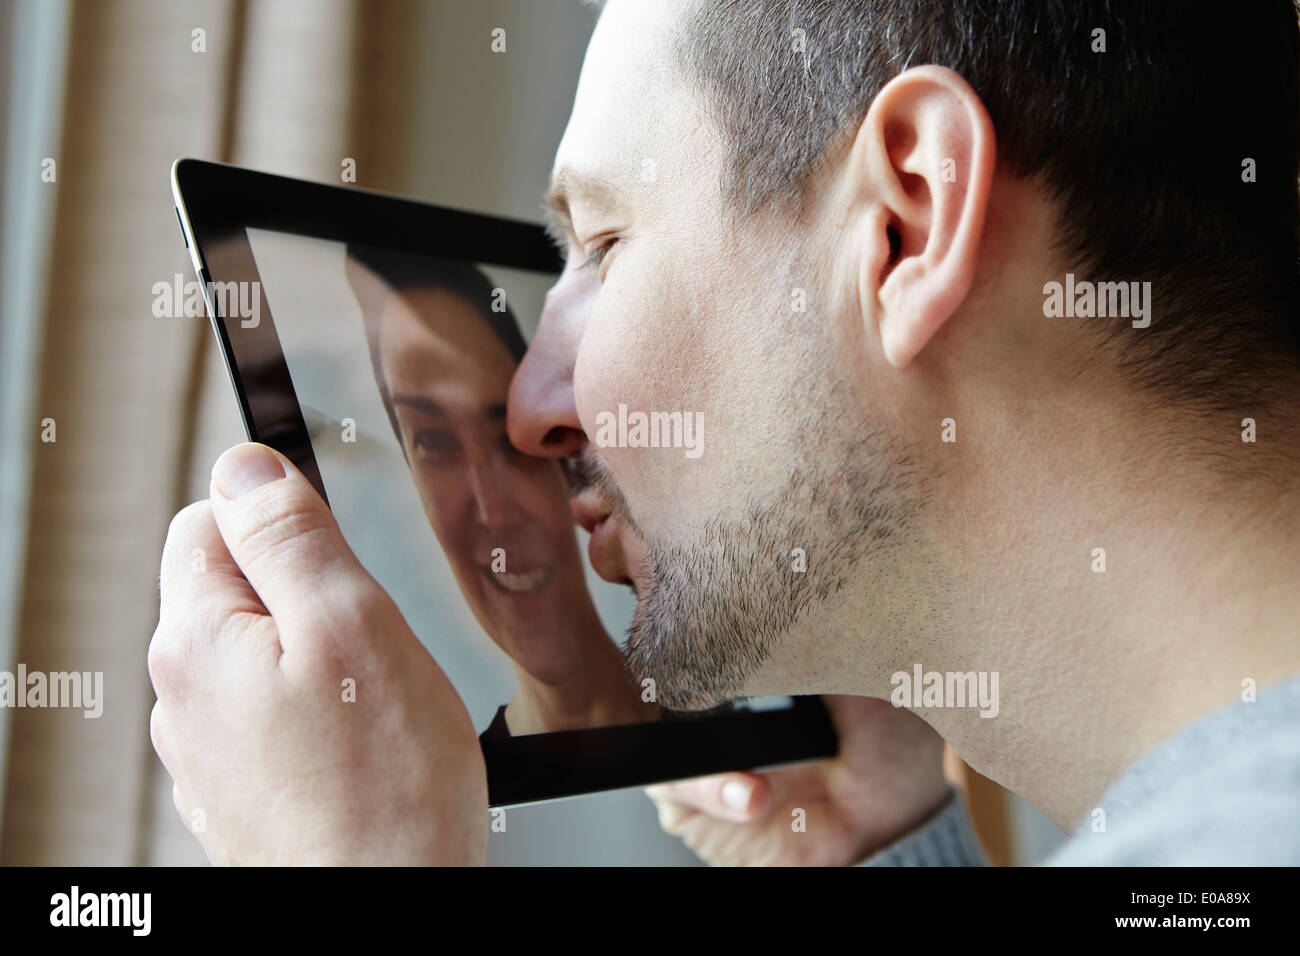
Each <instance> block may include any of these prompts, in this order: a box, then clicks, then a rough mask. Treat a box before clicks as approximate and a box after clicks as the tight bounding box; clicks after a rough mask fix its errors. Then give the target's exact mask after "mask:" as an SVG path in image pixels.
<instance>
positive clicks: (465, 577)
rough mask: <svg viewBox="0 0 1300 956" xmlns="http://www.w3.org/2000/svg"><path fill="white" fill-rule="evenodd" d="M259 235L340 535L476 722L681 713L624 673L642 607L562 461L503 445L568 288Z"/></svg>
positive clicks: (516, 725)
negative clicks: (557, 291)
mask: <svg viewBox="0 0 1300 956" xmlns="http://www.w3.org/2000/svg"><path fill="white" fill-rule="evenodd" d="M248 236H249V243H250V246H251V248H252V250H253V255H254V258H255V259H256V261H257V266H258V272H259V273H260V278H261V282H262V288H263V291H264V293H265V295H266V298H267V303H268V304H269V306H270V308H271V312H272V315H273V320H274V323H275V328H276V332H277V334H278V336H279V339H280V343H281V346H282V348H283V350H284V356H285V361H286V364H287V365H288V368H289V373H290V377H291V378H292V380H293V387H294V390H295V392H296V393H297V396H298V401H299V403H300V405H301V406H302V408H303V412H304V418H305V419H306V421H307V426H308V430H309V432H310V435H311V442H312V449H313V452H314V454H315V457H316V459H317V463H318V465H319V468H320V473H321V478H322V481H323V483H324V486H325V489H326V492H327V494H328V495H329V498H330V503H331V506H332V507H333V509H334V513H335V515H336V517H337V518H338V520H339V524H340V526H341V527H342V529H343V533H344V536H345V537H346V538H347V540H348V542H349V544H350V545H351V546H352V548H353V550H354V551H355V552H356V553H357V556H358V558H359V559H360V560H361V562H362V563H363V564H364V565H365V567H366V568H367V569H368V570H369V571H370V573H371V574H372V575H374V577H375V578H376V579H377V580H378V581H379V582H380V583H381V584H382V585H383V586H384V588H385V589H386V590H387V591H388V592H389V594H390V595H391V596H392V597H393V599H394V600H395V601H396V603H397V605H398V607H399V608H400V609H401V610H402V613H403V614H404V616H405V617H406V620H407V622H408V623H409V624H410V625H411V627H412V629H413V630H414V631H415V633H416V634H417V635H418V636H419V637H420V639H421V640H422V641H423V642H424V643H425V646H426V647H428V648H429V650H430V652H431V653H432V654H433V656H434V657H435V659H436V660H437V661H438V663H439V664H440V665H441V666H442V667H443V669H444V670H445V671H446V672H447V675H448V677H449V678H450V679H451V681H452V683H453V684H454V685H455V687H456V689H457V691H458V692H459V693H460V694H461V697H462V699H463V700H464V702H465V704H466V707H467V708H468V709H469V712H470V716H471V718H472V719H473V721H474V726H475V728H476V729H477V730H478V731H479V732H480V733H481V734H483V735H485V736H492V737H501V736H520V735H524V734H533V733H543V732H549V731H555V730H568V729H575V728H582V727H599V726H609V725H616V724H629V723H638V722H643V721H651V720H658V719H662V718H664V717H673V716H675V715H671V714H665V713H661V712H660V710H659V708H658V707H657V705H656V704H655V703H654V702H653V701H652V700H643V696H646V695H643V691H642V688H641V687H640V686H635V685H634V684H633V683H632V682H631V681H630V678H629V677H628V675H627V673H626V671H625V669H624V667H623V662H622V651H621V649H620V647H619V644H618V640H621V638H622V636H623V635H624V634H625V633H626V629H627V623H628V621H629V620H630V619H631V616H632V612H633V611H634V610H635V607H634V598H633V597H632V595H631V593H630V592H629V591H625V590H624V589H622V588H619V587H617V586H614V585H611V584H608V583H606V582H604V581H601V580H600V579H599V578H597V577H596V576H595V574H594V573H593V572H592V571H591V569H590V567H589V565H588V563H587V561H586V559H585V541H582V542H580V541H579V536H582V537H584V538H585V533H584V532H582V531H581V530H580V529H578V528H577V527H576V526H575V524H574V522H573V518H572V515H571V513H570V510H569V504H568V494H567V486H566V481H565V478H564V475H563V472H562V470H561V468H560V465H559V463H558V462H557V461H555V460H551V459H539V458H533V457H530V456H527V455H524V454H522V453H520V452H519V451H517V450H516V449H515V448H514V447H513V446H512V445H511V444H510V441H509V439H508V437H507V435H506V414H505V413H506V399H507V395H508V391H509V386H510V380H511V377H512V376H513V374H514V371H515V368H516V367H517V365H518V363H519V361H520V359H521V358H522V356H523V353H524V349H525V348H526V336H527V337H531V334H532V332H533V330H534V329H535V328H536V322H537V317H538V316H539V315H540V310H541V305H542V301H543V299H544V296H545V292H546V289H547V288H548V287H549V285H550V284H551V282H552V277H550V276H548V275H545V274H540V273H529V272H524V271H519V270H512V269H505V268H501V267H496V266H481V265H475V264H471V263H465V262H459V261H455V260H447V259H438V258H434V257H430V256H423V255H417V254H410V253H402V252H398V251H394V250H388V249H381V248H375V247H366V246H357V245H346V244H343V243H338V242H329V241H325V240H320V239H314V238H306V237H302V236H297V235H291V234H287V233H280V232H271V231H266V230H253V229H250V230H248ZM616 638H617V639H616ZM786 702H787V699H785V698H780V699H777V700H767V701H763V700H760V701H755V702H752V704H753V705H756V706H758V707H767V706H773V705H784V704H785V703H786Z"/></svg>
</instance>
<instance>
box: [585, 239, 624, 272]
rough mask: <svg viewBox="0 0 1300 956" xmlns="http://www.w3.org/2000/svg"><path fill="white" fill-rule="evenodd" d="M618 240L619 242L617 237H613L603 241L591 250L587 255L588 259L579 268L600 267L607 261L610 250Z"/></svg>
mask: <svg viewBox="0 0 1300 956" xmlns="http://www.w3.org/2000/svg"><path fill="white" fill-rule="evenodd" d="M616 242H618V240H617V239H611V240H609V241H608V242H604V243H601V244H600V245H599V246H597V247H596V248H595V249H593V250H591V252H590V253H589V254H588V255H587V261H586V262H584V263H583V264H582V265H581V266H580V267H579V268H582V269H599V268H600V264H601V263H602V262H604V261H605V257H606V256H607V255H609V251H610V250H611V249H613V248H614V243H616Z"/></svg>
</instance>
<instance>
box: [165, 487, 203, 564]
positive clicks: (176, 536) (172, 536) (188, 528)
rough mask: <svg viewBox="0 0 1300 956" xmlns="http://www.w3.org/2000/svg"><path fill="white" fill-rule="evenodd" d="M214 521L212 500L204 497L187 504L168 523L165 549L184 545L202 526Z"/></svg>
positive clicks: (166, 550)
mask: <svg viewBox="0 0 1300 956" xmlns="http://www.w3.org/2000/svg"><path fill="white" fill-rule="evenodd" d="M213 522H214V519H213V517H212V502H210V501H208V500H207V499H206V498H204V499H203V500H201V501H195V502H192V503H191V504H188V505H186V506H185V507H184V508H182V509H181V510H180V511H178V512H176V514H174V515H173V516H172V520H171V522H170V523H169V524H168V525H167V538H166V540H165V542H164V544H163V551H164V553H165V552H168V551H172V550H175V549H176V548H180V547H183V546H184V545H185V544H186V543H187V542H188V541H190V540H191V539H192V538H193V537H194V535H195V532H197V531H198V530H199V529H200V528H201V527H203V526H204V525H207V524H211V523H213Z"/></svg>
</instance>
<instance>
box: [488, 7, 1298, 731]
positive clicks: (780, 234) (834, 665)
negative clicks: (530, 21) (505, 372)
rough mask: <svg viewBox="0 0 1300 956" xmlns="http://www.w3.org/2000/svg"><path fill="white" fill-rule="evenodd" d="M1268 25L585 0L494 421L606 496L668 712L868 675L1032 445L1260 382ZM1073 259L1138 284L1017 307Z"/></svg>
mask: <svg viewBox="0 0 1300 956" xmlns="http://www.w3.org/2000/svg"><path fill="white" fill-rule="evenodd" d="M1098 31H1101V32H1098ZM1296 51H1297V28H1296V18H1295V10H1294V8H1293V7H1292V6H1291V5H1290V4H1288V3H1274V4H1271V5H1254V6H1252V7H1250V8H1248V9H1243V10H1241V11H1233V15H1232V16H1231V17H1224V18H1222V19H1216V20H1213V21H1210V20H1208V19H1206V18H1204V17H1202V16H1199V15H1189V13H1188V12H1187V11H1186V10H1185V9H1184V8H1183V7H1182V6H1181V5H1178V4H1171V5H1144V6H1143V7H1142V8H1141V9H1140V10H1137V11H1128V10H1125V11H1124V12H1122V13H1119V12H1113V11H1112V8H1111V5H1110V4H1108V3H1102V2H1097V3H1079V2H1071V3H1065V2H1062V3H1051V2H1049V3H1036V4H1029V3H1018V2H1006V3H998V4H990V3H982V2H980V3H977V2H973V0H972V2H969V3H955V4H954V3H949V2H944V3H939V2H934V3H931V2H913V3H888V2H883V0H882V2H853V3H848V2H842V3H834V2H829V0H828V2H817V3H807V2H805V3H800V2H795V0H719V2H695V0H679V2H670V3H662V4H660V3H656V4H643V3H634V2H625V0H616V2H613V3H610V4H609V5H608V7H607V9H606V10H605V11H604V13H603V15H602V17H601V21H600V23H599V24H598V26H597V29H596V33H595V35H594V36H593V39H592V43H591V46H590V48H589V50H588V56H587V60H586V63H585V64H584V68H583V74H582V78H581V80H580V84H579V90H578V94H577V97H576V100H575V103H574V110H573V115H572V117H571V119H570V123H569V126H568V129H567V130H566V132H565V136H564V139H563V141H562V142H561V145H560V148H559V150H558V153H557V156H556V170H555V181H554V184H553V188H552V193H551V196H550V201H551V205H552V206H553V208H554V209H555V212H556V230H557V232H558V233H560V238H561V240H562V241H563V242H564V244H565V245H566V251H567V253H568V255H569V258H570V265H569V268H568V269H567V270H566V272H565V274H564V276H563V277H562V278H561V280H560V281H559V283H558V284H557V286H556V288H555V289H554V290H553V291H552V294H551V296H550V298H549V299H548V307H547V309H546V311H545V313H544V315H543V318H542V323H541V328H540V330H539V333H538V337H537V340H536V341H535V343H534V347H533V350H532V351H531V352H530V353H529V356H528V358H527V359H526V360H525V362H524V364H523V366H522V367H521V369H520V372H519V374H518V375H517V376H516V379H515V383H514V387H513V391H512V396H511V402H510V427H511V434H512V437H513V438H514V440H515V442H516V443H517V444H519V445H520V447H523V448H525V449H526V450H529V451H532V452H534V453H539V454H541V453H549V454H554V455H569V454H574V453H577V454H579V455H580V458H579V460H580V462H581V463H582V466H581V468H580V469H579V471H580V472H582V473H584V474H585V475H586V476H587V480H586V485H587V489H586V490H585V491H584V492H583V496H582V498H580V502H582V501H584V500H585V502H586V503H585V504H580V507H579V511H580V512H582V513H585V514H587V515H588V522H587V523H589V524H593V525H597V524H600V523H601V522H600V521H599V518H601V517H602V516H603V513H604V512H611V513H612V515H611V519H610V520H609V521H608V522H605V524H604V525H603V526H602V529H601V533H600V534H599V535H598V538H599V542H598V544H597V545H595V546H594V547H593V551H594V553H595V556H596V558H597V559H598V560H597V565H598V568H597V569H598V570H599V571H601V573H602V574H604V575H605V576H607V577H610V578H613V579H619V578H623V577H629V578H631V579H633V581H634V582H635V585H636V588H637V591H638V595H639V598H640V606H639V608H638V612H637V617H636V620H635V622H634V624H633V628H632V633H631V636H630V642H629V660H630V663H631V666H632V668H633V671H634V675H633V676H635V677H637V678H644V677H653V678H655V679H656V681H657V682H658V685H659V687H660V689H661V695H662V699H663V700H664V701H665V703H667V704H668V705H669V706H702V705H707V704H710V703H713V702H716V700H718V699H719V698H720V697H724V696H728V695H732V694H736V693H742V692H746V693H757V692H797V691H799V690H821V691H826V690H834V689H837V686H836V684H837V681H842V682H843V684H844V689H851V687H860V686H862V681H861V678H863V677H864V676H867V677H870V678H872V681H868V682H869V683H871V682H873V681H874V683H875V685H876V686H879V683H880V682H879V681H878V680H875V677H877V676H878V673H877V672H879V673H888V672H889V670H891V669H892V664H893V663H894V662H895V661H896V660H899V659H902V660H915V659H916V654H917V651H918V649H923V645H924V643H925V642H926V641H930V640H942V639H943V638H944V635H949V634H952V633H953V632H954V631H955V630H957V629H959V627H960V625H961V621H962V619H963V617H964V616H965V615H969V614H970V613H971V612H972V609H973V608H976V607H977V606H978V604H979V600H978V596H977V591H978V589H979V587H980V586H981V584H982V583H987V582H986V581H981V577H980V574H979V573H976V572H973V571H972V570H971V567H972V560H971V557H970V550H971V549H972V548H973V547H975V546H976V545H975V542H982V543H983V545H984V546H988V542H989V534H988V531H987V529H988V528H989V527H992V526H994V525H996V524H997V523H999V522H1007V523H1008V524H1007V526H1008V527H1012V526H1013V522H1014V521H1015V520H1018V519H1019V518H1020V517H1021V516H1020V515H1019V514H1017V513H1016V512H1015V509H1016V508H1017V506H1018V505H1023V504H1024V503H1025V502H1026V500H1027V498H1026V496H1027V494H1028V493H1029V492H1028V490H1027V489H1032V488H1033V487H1034V484H1033V482H1034V477H1035V476H1036V475H1039V476H1041V475H1042V474H1044V473H1047V472H1050V470H1051V469H1052V468H1054V467H1055V468H1058V469H1059V468H1062V467H1069V466H1068V465H1066V464H1065V463H1064V462H1062V461H1058V460H1057V458H1058V456H1057V455H1056V454H1055V453H1054V451H1053V450H1052V449H1051V448H1050V447H1048V448H1044V446H1042V445H1041V444H1036V443H1040V442H1043V441H1045V440H1048V441H1051V440H1055V441H1059V440H1060V439H1061V437H1062V436H1071V435H1073V436H1075V437H1074V440H1075V441H1076V442H1077V443H1082V444H1085V445H1086V444H1088V443H1090V442H1092V441H1093V440H1094V432H1105V431H1106V430H1108V429H1109V430H1118V437H1117V438H1116V440H1115V442H1114V444H1113V445H1105V444H1103V445H1102V446H1101V451H1100V453H1101V454H1103V455H1108V456H1111V457H1114V456H1117V455H1120V454H1122V446H1123V442H1124V429H1126V428H1128V426H1129V425H1131V424H1132V423H1133V422H1135V421H1140V420H1141V419H1142V418H1143V416H1144V415H1146V414H1148V413H1149V415H1150V416H1151V417H1156V418H1162V419H1163V418H1166V417H1167V418H1169V420H1170V421H1173V420H1177V421H1178V422H1179V423H1180V425H1179V427H1181V428H1184V429H1186V428H1188V427H1192V429H1193V431H1194V430H1195V427H1194V426H1188V425H1187V422H1204V421H1209V420H1210V419H1211V418H1213V416H1215V415H1219V416H1221V417H1226V419H1228V420H1231V419H1232V418H1233V416H1236V418H1238V419H1239V418H1240V417H1241V414H1242V413H1241V412H1240V411H1239V409H1240V408H1241V406H1242V403H1243V402H1245V403H1253V404H1251V407H1252V408H1255V407H1263V406H1264V404H1267V403H1269V402H1272V401H1275V400H1276V397H1277V395H1278V394H1283V393H1286V392H1288V391H1290V390H1293V389H1294V387H1295V374H1296V372H1295V341H1296V322H1297V316H1296V299H1295V295H1296V293H1295V262H1296V236H1297V225H1296V223H1297V202H1296V176H1297V166H1296V155H1297V154H1296V122H1297V101H1298V98H1297V52H1296ZM1247 160H1250V162H1249V163H1247V162H1246V161H1247ZM1067 274H1068V275H1069V276H1071V277H1072V278H1071V279H1070V280H1067V278H1066V277H1067ZM1073 279H1078V280H1079V281H1092V282H1112V283H1119V282H1123V283H1126V284H1127V283H1131V282H1137V283H1139V286H1138V287H1137V288H1138V290H1139V291H1141V290H1143V289H1144V288H1149V289H1150V293H1149V295H1147V297H1146V299H1145V308H1146V309H1147V311H1148V314H1149V316H1150V321H1149V325H1146V326H1145V327H1144V326H1143V325H1142V322H1141V321H1140V320H1137V321H1136V323H1135V320H1134V319H1133V317H1132V316H1130V315H1127V314H1125V315H1120V316H1114V315H1111V316H1108V317H1106V318H1099V317H1095V316H1088V315H1085V314H1076V310H1075V309H1074V308H1071V309H1070V310H1069V314H1068V315H1067V316H1056V317H1049V315H1048V314H1047V309H1046V307H1045V300H1044V289H1045V286H1046V285H1047V284H1048V283H1049V282H1053V281H1056V282H1061V283H1065V282H1067V281H1069V282H1071V283H1072V282H1073ZM1141 283H1150V286H1149V287H1143V286H1142V285H1141ZM1127 288H1128V287H1127V286H1126V291H1127ZM1133 304H1134V305H1136V302H1135V303H1133ZM1072 305H1073V303H1072ZM1079 311H1080V313H1082V309H1080V310H1079ZM620 405H626V406H627V408H629V409H632V410H634V411H644V412H647V413H649V412H653V411H675V410H684V411H688V412H696V413H701V414H702V415H703V417H704V420H705V421H706V422H707V424H708V430H709V436H710V438H709V445H708V450H707V452H706V453H705V454H704V455H703V456H702V457H701V458H700V459H698V460H696V461H684V460H683V459H682V457H681V455H680V452H677V451H674V450H672V449H662V448H645V447H635V444H636V443H635V442H634V441H627V442H624V443H623V446H622V447H618V446H615V447H600V448H593V447H592V446H591V445H589V444H587V441H586V439H587V437H594V436H595V435H596V432H597V429H596V424H597V418H598V416H601V414H602V413H605V412H614V411H615V410H617V409H618V408H619V406H620ZM947 420H951V421H952V422H953V423H954V425H956V426H958V427H960V428H961V429H962V432H961V435H962V437H961V439H959V440H958V441H957V442H953V443H950V442H946V441H944V440H943V439H942V437H941V436H942V435H943V431H942V428H943V423H944V422H945V421H947ZM1103 425H1104V426H1105V427H1104V428H1103ZM1135 440H1136V438H1135ZM963 442H964V444H963ZM975 563H978V562H975ZM850 645H852V647H850ZM864 651H865V653H863V652H864ZM863 659H867V660H870V661H872V662H873V665H872V666H875V667H876V670H874V671H872V673H871V674H869V675H864V674H863V673H857V674H853V675H850V674H848V667H849V665H850V662H852V661H861V660H863ZM855 666H857V667H859V668H861V667H863V665H862V664H860V663H859V664H857V665H855ZM850 678H852V679H850Z"/></svg>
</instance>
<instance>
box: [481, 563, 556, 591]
mask: <svg viewBox="0 0 1300 956" xmlns="http://www.w3.org/2000/svg"><path fill="white" fill-rule="evenodd" d="M489 573H490V575H491V578H492V580H493V581H494V582H496V584H497V586H498V587H500V588H502V589H503V590H506V591H515V592H528V591H536V590H537V589H538V588H540V587H541V586H542V585H544V584H545V583H546V581H547V579H548V578H549V577H550V576H551V572H550V569H549V568H538V569H537V570H536V571H529V572H528V573H527V574H508V573H506V572H505V571H495V572H489Z"/></svg>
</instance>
